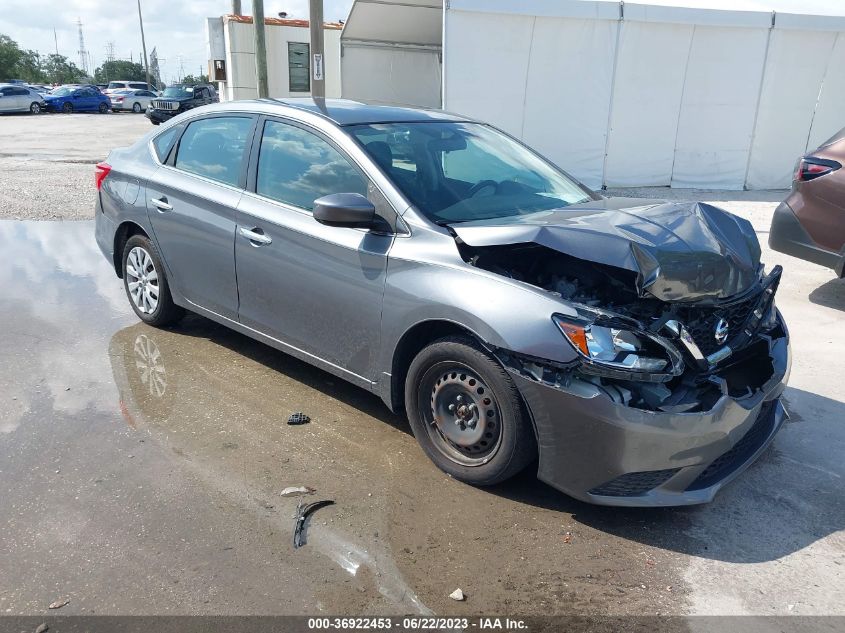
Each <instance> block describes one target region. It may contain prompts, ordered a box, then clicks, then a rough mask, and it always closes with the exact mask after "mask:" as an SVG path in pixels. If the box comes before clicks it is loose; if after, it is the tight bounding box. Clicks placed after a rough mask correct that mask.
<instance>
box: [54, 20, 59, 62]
mask: <svg viewBox="0 0 845 633" xmlns="http://www.w3.org/2000/svg"><path fill="white" fill-rule="evenodd" d="M53 42H55V44H56V55H58V54H59V36H58V35H56V27H55V26H54V27H53Z"/></svg>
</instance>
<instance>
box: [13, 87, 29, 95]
mask: <svg viewBox="0 0 845 633" xmlns="http://www.w3.org/2000/svg"><path fill="white" fill-rule="evenodd" d="M12 94H13V95H17V96H19V97H20V96H24V97H28V96H29V90H27V89H26V88H12Z"/></svg>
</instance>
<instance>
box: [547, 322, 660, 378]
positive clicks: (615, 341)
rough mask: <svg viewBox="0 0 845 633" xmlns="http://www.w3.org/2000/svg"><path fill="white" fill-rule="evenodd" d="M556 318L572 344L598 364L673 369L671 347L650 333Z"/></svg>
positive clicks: (632, 368)
mask: <svg viewBox="0 0 845 633" xmlns="http://www.w3.org/2000/svg"><path fill="white" fill-rule="evenodd" d="M553 319H554V322H555V323H556V324H557V326H558V327H559V328H560V331H561V332H563V334H564V336H565V337H566V339H567V340H568V341H569V342H570V344H571V345H572V347H574V348H575V349H576V350H577V351H578V352H579V353H580V354H581V355H582V356H584V357H586V358H588V359H589V360H591V361H593V362H595V363H598V364H601V365H605V366H608V367H612V368H614V369H620V370H630V371H640V372H650V373H657V372H663V371H666V370H667V368H670V364H671V362H672V361H671V359H670V356H669V351H668V349H667V348H666V347H665V346H664V345H663V344H662V343H660V342H658V341H657V339H656V338H653V337H651V336H650V335H648V334H645V333H642V332H634V331H633V330H626V329H623V328H616V327H607V326H603V325H596V324H595V323H592V322H586V321H576V320H567V319H565V318H563V317H560V316H555V317H553Z"/></svg>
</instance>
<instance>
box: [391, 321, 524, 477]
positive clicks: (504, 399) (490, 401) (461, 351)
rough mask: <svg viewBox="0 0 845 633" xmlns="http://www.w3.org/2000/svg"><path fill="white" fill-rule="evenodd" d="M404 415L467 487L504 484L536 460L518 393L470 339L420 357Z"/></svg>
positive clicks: (438, 345)
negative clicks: (467, 484)
mask: <svg viewBox="0 0 845 633" xmlns="http://www.w3.org/2000/svg"><path fill="white" fill-rule="evenodd" d="M405 410H406V411H407V413H408V420H409V422H410V424H411V429H412V431H413V432H414V436H415V437H416V438H417V441H418V442H419V443H420V445H421V446H422V448H423V450H424V451H425V453H426V454H427V455H428V457H429V458H430V459H431V460H432V461H433V462H434V463H435V464H436V465H437V466H438V468H440V469H441V470H443V471H444V472H446V473H448V474H450V475H452V476H453V477H454V478H455V479H459V480H460V481H464V482H466V483H469V484H472V485H476V486H489V485H493V484H497V483H499V482H502V481H505V480H506V479H509V478H510V477H512V476H514V475H516V474H517V473H518V472H519V471H521V470H522V469H523V468H525V466H526V465H528V464H529V463H530V462H531V461H532V460H533V459H534V458H535V456H536V454H537V443H536V440H535V437H534V430H533V428H532V425H531V422H530V420H529V418H528V414H527V412H526V411H525V407H524V405H523V403H522V398H521V396H520V394H519V391H518V390H517V389H516V386H515V385H514V384H513V381H512V380H511V378H510V376H508V374H507V372H506V371H505V370H504V369H503V368H502V366H501V365H500V364H499V363H498V362H497V361H496V360H495V359H494V358H493V357H492V356H490V355H489V354H488V353H487V352H486V351H484V350H483V349H482V348H481V346H479V345H478V344H477V343H476V342H475V341H474V340H472V339H470V338H468V337H462V336H461V337H448V338H444V339H440V340H438V341H436V342H434V343H432V344H431V345H429V346H428V347H426V348H425V349H423V350H422V351H421V352H420V353H419V354H418V355H417V357H416V358H415V359H414V360H413V362H412V363H411V366H410V368H409V369H408V376H407V378H406V380H405Z"/></svg>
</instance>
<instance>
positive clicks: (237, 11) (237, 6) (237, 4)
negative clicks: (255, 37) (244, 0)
mask: <svg viewBox="0 0 845 633" xmlns="http://www.w3.org/2000/svg"><path fill="white" fill-rule="evenodd" d="M232 15H243V13H242V12H241V0H232Z"/></svg>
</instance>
